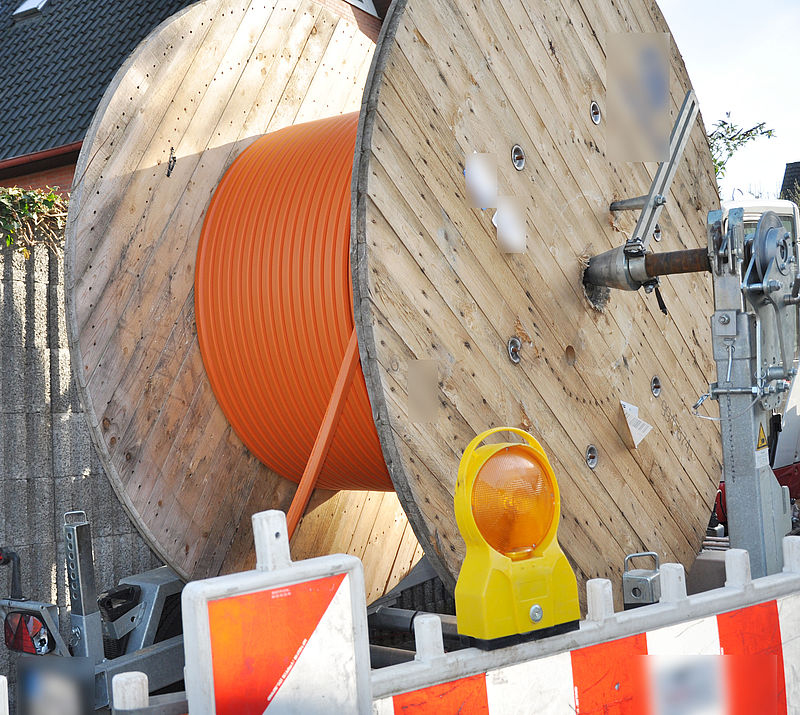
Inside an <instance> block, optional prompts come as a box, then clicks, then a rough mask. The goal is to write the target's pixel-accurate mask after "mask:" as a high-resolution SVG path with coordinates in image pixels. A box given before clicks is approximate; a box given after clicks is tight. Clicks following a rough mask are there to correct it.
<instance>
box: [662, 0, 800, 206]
mask: <svg viewBox="0 0 800 715" xmlns="http://www.w3.org/2000/svg"><path fill="white" fill-rule="evenodd" d="M658 4H659V6H660V7H661V11H662V12H663V13H664V16H665V17H666V19H667V23H668V24H669V27H670V30H671V32H672V35H673V37H674V38H675V42H676V44H677V46H678V49H679V50H680V52H681V54H682V55H683V60H684V63H685V64H686V69H687V70H688V72H689V77H690V78H691V81H692V86H693V87H694V90H695V92H696V94H697V97H698V99H699V101H700V112H701V113H702V115H703V121H704V122H705V126H706V130H707V131H708V130H711V128H712V125H713V124H714V122H715V121H716V120H718V119H723V118H725V113H726V112H730V113H731V116H730V121H733V122H735V123H736V124H738V125H739V126H742V127H745V128H749V127H752V126H753V125H755V124H758V123H759V122H766V124H767V128H768V129H774V130H775V134H776V136H775V137H774V138H772V139H767V138H761V139H758V140H756V141H755V142H752V143H751V144H748V145H747V146H746V147H744V148H743V149H740V150H739V152H737V153H736V154H735V155H734V156H733V158H732V159H731V160H730V161H729V163H728V165H727V169H726V175H725V177H724V178H723V179H722V181H721V184H722V193H721V196H722V199H723V200H730V199H731V198H732V195H733V194H735V198H736V199H741V198H743V195H742V193H743V194H744V197H748V196H750V195H753V196H759V195H761V196H762V197H763V198H774V197H776V196H777V195H778V192H779V191H780V185H781V181H782V180H783V172H784V169H785V166H786V163H787V162H793V161H800V0H758V1H755V0H658ZM740 192H742V193H740Z"/></svg>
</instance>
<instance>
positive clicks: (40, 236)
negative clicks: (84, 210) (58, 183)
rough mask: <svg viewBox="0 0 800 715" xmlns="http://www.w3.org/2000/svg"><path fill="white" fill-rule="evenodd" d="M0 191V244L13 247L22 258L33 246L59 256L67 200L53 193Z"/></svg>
mask: <svg viewBox="0 0 800 715" xmlns="http://www.w3.org/2000/svg"><path fill="white" fill-rule="evenodd" d="M57 188H58V187H55V188H52V187H49V186H48V187H47V188H46V189H20V188H18V187H11V188H4V187H0V241H2V240H5V242H6V246H12V245H13V246H14V247H15V248H16V249H17V250H18V251H19V252H20V253H22V255H23V256H25V258H29V257H30V255H31V251H30V249H31V248H33V247H34V246H35V245H37V244H43V245H46V246H47V247H48V248H50V250H52V251H54V252H55V253H56V254H59V255H60V254H61V244H62V243H63V241H64V222H65V220H66V218H67V199H66V198H65V197H64V196H61V194H59V193H58V191H57Z"/></svg>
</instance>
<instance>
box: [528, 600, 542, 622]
mask: <svg viewBox="0 0 800 715" xmlns="http://www.w3.org/2000/svg"><path fill="white" fill-rule="evenodd" d="M542 618H544V611H543V610H542V607H541V606H540V605H539V604H538V603H535V604H533V605H532V606H531V620H532V621H533V622H534V623H538V622H539V621H541V620H542Z"/></svg>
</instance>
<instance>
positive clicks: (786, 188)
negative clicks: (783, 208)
mask: <svg viewBox="0 0 800 715" xmlns="http://www.w3.org/2000/svg"><path fill="white" fill-rule="evenodd" d="M795 184H796V185H798V186H800V161H795V162H793V163H791V164H787V165H786V172H785V173H784V175H783V184H781V196H786V195H787V194H789V193H791V192H792V191H794V188H795Z"/></svg>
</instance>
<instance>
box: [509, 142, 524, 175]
mask: <svg viewBox="0 0 800 715" xmlns="http://www.w3.org/2000/svg"><path fill="white" fill-rule="evenodd" d="M511 163H513V164H514V168H515V169H516V170H517V171H522V170H523V169H524V168H525V151H524V150H523V148H522V147H521V146H520V145H519V144H514V146H513V147H511Z"/></svg>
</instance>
